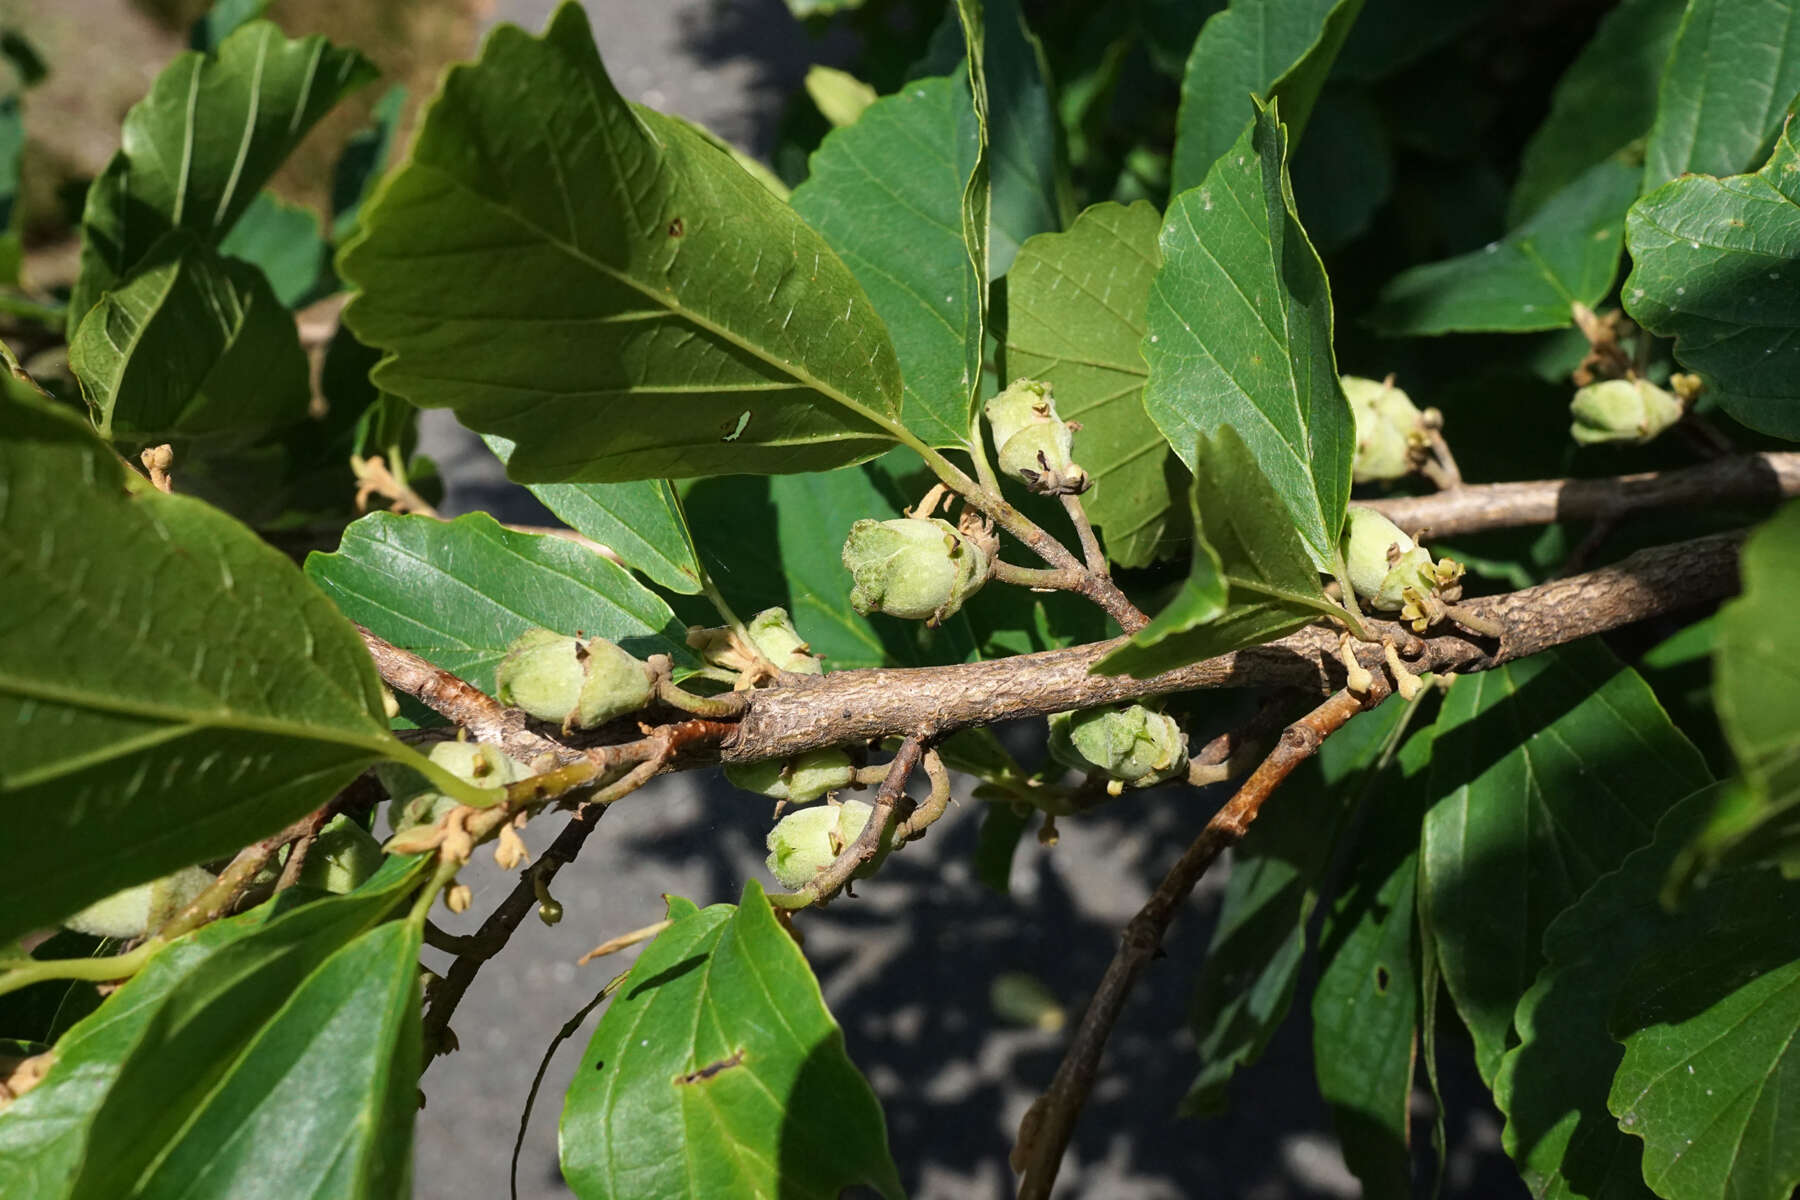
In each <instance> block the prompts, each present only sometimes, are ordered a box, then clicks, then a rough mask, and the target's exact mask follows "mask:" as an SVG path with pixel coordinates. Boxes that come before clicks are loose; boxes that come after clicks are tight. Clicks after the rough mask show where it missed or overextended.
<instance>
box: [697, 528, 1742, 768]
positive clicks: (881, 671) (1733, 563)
mask: <svg viewBox="0 0 1800 1200" xmlns="http://www.w3.org/2000/svg"><path fill="white" fill-rule="evenodd" d="M1742 542H1743V538H1742V535H1740V534H1719V535H1715V536H1712V537H1705V538H1697V539H1695V540H1693V541H1689V542H1682V543H1678V544H1675V545H1670V546H1659V547H1655V548H1653V549H1649V550H1641V551H1639V552H1637V553H1636V554H1632V555H1630V556H1628V557H1626V558H1624V559H1621V560H1620V561H1619V562H1616V563H1613V564H1611V565H1609V566H1606V567H1602V568H1599V569H1598V570H1594V571H1589V572H1587V573H1586V574H1583V575H1577V576H1573V577H1571V578H1568V579H1558V580H1554V581H1552V582H1549V583H1544V584H1539V585H1538V586H1536V587H1531V588H1526V589H1524V590H1522V591H1518V592H1512V593H1509V594H1506V595H1500V596H1486V597H1481V598H1478V599H1472V600H1467V601H1464V602H1463V603H1462V604H1461V605H1460V606H1459V607H1460V608H1461V609H1464V610H1466V611H1467V613H1468V614H1469V615H1470V616H1471V617H1473V618H1475V619H1478V620H1483V621H1491V622H1493V623H1494V624H1496V625H1497V626H1499V627H1501V628H1504V629H1505V631H1506V634H1505V637H1504V638H1503V639H1502V640H1501V641H1500V642H1499V643H1498V644H1495V643H1494V642H1493V641H1492V640H1489V639H1482V638H1477V637H1475V636H1472V635H1470V634H1469V633H1467V632H1466V631H1465V630H1461V629H1458V628H1456V627H1455V626H1453V625H1451V624H1449V623H1445V624H1443V625H1441V626H1439V627H1438V628H1437V629H1435V630H1434V631H1433V635H1432V636H1430V637H1423V638H1422V637H1419V636H1417V635H1415V634H1414V633H1413V632H1412V631H1411V629H1410V628H1409V627H1408V626H1406V625H1405V624H1403V623H1400V622H1395V621H1382V620H1374V619H1372V618H1365V623H1366V624H1367V625H1368V626H1369V628H1370V630H1371V632H1372V634H1373V636H1375V637H1376V638H1378V639H1379V638H1387V639H1389V640H1392V641H1393V642H1394V643H1395V644H1396V645H1398V646H1399V647H1401V650H1402V653H1403V655H1404V656H1405V657H1406V659H1407V660H1408V663H1409V665H1410V666H1411V668H1412V669H1413V670H1414V671H1416V672H1425V671H1432V672H1436V673H1438V674H1448V673H1467V672H1472V671H1486V670H1491V669H1493V668H1494V667H1498V666H1502V665H1504V664H1505V663H1508V662H1512V661H1514V660H1516V659H1520V658H1525V657H1528V656H1530V655H1533V654H1537V653H1539V652H1540V651H1543V650H1546V649H1549V648H1550V647H1552V646H1559V645H1562V644H1563V643H1565V642H1572V641H1575V640H1577V639H1579V638H1583V637H1587V636H1590V635H1592V634H1596V633H1604V632H1606V631H1607V630H1609V629H1615V628H1617V627H1619V626H1621V625H1626V624H1629V623H1631V622H1633V621H1641V620H1644V619H1645V618H1647V617H1653V616H1658V615H1660V614H1662V613H1667V612H1675V611H1679V610H1681V609H1683V608H1689V607H1692V606H1694V605H1698V604H1702V603H1706V602H1709V601H1713V600H1717V599H1719V598H1721V597H1723V596H1727V595H1730V594H1731V593H1732V592H1734V591H1735V590H1736V588H1737V554H1738V549H1739V547H1740V546H1741V545H1742ZM1339 640H1340V637H1339V631H1338V630H1336V629H1335V628H1331V627H1327V626H1324V625H1314V626H1309V627H1307V628H1306V629H1302V630H1301V631H1300V632H1298V633H1294V634H1290V635H1289V636H1287V637H1285V638H1281V639H1279V640H1277V641H1273V642H1270V643H1268V644H1266V645H1262V646H1254V647H1251V648H1250V649H1247V650H1239V651H1237V652H1235V653H1232V654H1225V655H1221V656H1219V657H1217V658H1211V659H1207V660H1205V661H1203V662H1198V663H1193V664H1191V665H1189V666H1185V667H1181V668H1178V669H1176V670H1172V671H1165V672H1163V673H1161V674H1158V675H1153V676H1150V677H1148V678H1143V679H1134V678H1132V677H1130V676H1125V675H1096V674H1093V673H1092V668H1093V666H1094V664H1095V663H1096V662H1098V661H1099V660H1100V659H1101V658H1103V657H1105V656H1106V655H1107V654H1108V653H1109V652H1111V651H1112V650H1114V649H1116V648H1117V647H1118V646H1119V645H1120V644H1121V639H1114V640H1112V641H1107V642H1098V643H1094V644H1092V645H1087V646H1074V647H1070V648H1067V649H1063V650H1046V651H1042V652H1039V653H1036V654H1022V655H1016V656H1013V657H1011V658H1002V659H993V660H989V661H985V662H976V663H958V664H955V665H951V666H942V667H883V668H875V669H869V670H857V671H835V672H832V673H831V674H829V675H808V676H796V677H792V678H790V679H787V680H784V681H783V684H782V686H780V687H774V688H767V689H764V690H761V691H757V692H753V693H751V704H750V711H749V712H747V713H746V714H745V715H744V717H743V718H742V719H741V720H740V721H739V722H738V723H737V728H736V730H735V732H734V733H732V735H731V736H730V737H729V738H728V739H727V740H726V741H725V743H724V744H723V746H722V748H721V749H722V754H721V757H722V758H723V760H724V761H726V762H758V761H761V760H762V759H766V758H787V757H792V756H793V755H796V754H802V753H805V752H806V751H808V750H817V749H821V748H824V747H827V746H843V745H849V744H851V743H854V742H859V741H864V740H874V739H881V738H890V737H902V736H905V735H906V734H907V733H909V732H911V731H913V730H917V729H920V728H931V729H933V730H935V731H936V732H937V733H938V734H939V735H943V734H948V733H950V732H953V731H955V730H957V729H962V728H966V727H968V726H971V725H990V724H994V723H996V722H999V721H1003V720H1010V719H1014V718H1019V717H1037V716H1046V715H1048V714H1050V713H1053V712H1061V711H1064V710H1066V709H1079V708H1097V707H1099V706H1100V705H1103V704H1113V703H1118V702H1120V701H1128V700H1137V699H1141V698H1143V697H1145V696H1157V695H1167V694H1170V693H1174V692H1185V691H1194V690H1198V689H1206V688H1223V687H1295V688H1301V689H1305V690H1308V691H1312V692H1314V693H1323V692H1327V691H1330V690H1331V689H1332V688H1334V687H1336V686H1338V684H1340V683H1341V682H1342V681H1343V667H1342V665H1341V663H1340V661H1339V659H1338V657H1337V652H1338V645H1339ZM1354 652H1355V653H1356V655H1357V658H1358V661H1360V662H1361V663H1362V665H1363V666H1364V667H1366V668H1367V669H1369V670H1371V671H1374V672H1376V673H1377V674H1380V673H1382V672H1383V671H1385V669H1386V665H1387V664H1386V655H1385V652H1384V650H1383V647H1382V645H1381V644H1380V642H1379V641H1377V642H1370V643H1366V644H1357V645H1355V646H1354Z"/></svg>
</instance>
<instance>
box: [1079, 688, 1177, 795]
mask: <svg viewBox="0 0 1800 1200" xmlns="http://www.w3.org/2000/svg"><path fill="white" fill-rule="evenodd" d="M1050 754H1051V756H1052V757H1054V758H1055V759H1056V760H1057V761H1058V762H1060V763H1063V764H1064V765H1066V766H1070V767H1074V768H1075V769H1076V770H1079V771H1099V772H1100V773H1101V774H1103V775H1105V776H1106V777H1107V778H1108V779H1111V780H1114V781H1116V782H1118V783H1120V784H1123V785H1124V786H1126V787H1150V786H1152V785H1154V784H1158V783H1161V782H1163V781H1164V780H1166V779H1172V778H1173V777H1174V776H1175V775H1177V774H1179V773H1180V772H1181V771H1183V770H1185V769H1186V768H1187V735H1186V734H1184V733H1183V732H1182V731H1181V726H1180V725H1179V724H1177V723H1176V721H1175V719H1174V718H1173V717H1170V716H1168V715H1167V714H1165V713H1159V712H1156V711H1154V710H1152V709H1149V708H1145V707H1144V706H1143V705H1142V704H1127V705H1123V706H1120V707H1116V708H1090V709H1084V710H1082V711H1079V712H1061V713H1055V714H1052V716H1051V717H1050Z"/></svg>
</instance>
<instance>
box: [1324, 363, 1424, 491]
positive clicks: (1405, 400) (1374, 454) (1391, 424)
mask: <svg viewBox="0 0 1800 1200" xmlns="http://www.w3.org/2000/svg"><path fill="white" fill-rule="evenodd" d="M1339 382H1340V383H1342V384H1343V388H1344V396H1345V397H1346V398H1347V399H1348V400H1349V401H1350V411H1351V412H1352V413H1354V414H1355V416H1356V460H1355V465H1354V467H1353V469H1352V478H1353V479H1354V480H1355V481H1356V482H1357V483H1369V482H1372V481H1375V480H1384V479H1399V478H1401V477H1402V476H1406V475H1411V474H1412V473H1413V472H1414V471H1416V470H1418V468H1419V465H1420V464H1421V463H1423V462H1424V461H1425V460H1426V459H1427V458H1428V457H1429V456H1430V446H1431V433H1430V427H1429V426H1428V425H1427V423H1426V419H1425V414H1424V413H1422V412H1420V411H1419V409H1418V407H1417V406H1416V405H1414V404H1413V402H1412V397H1410V396H1408V395H1407V394H1406V393H1405V392H1403V391H1401V390H1400V389H1399V388H1397V387H1395V386H1394V385H1393V383H1392V382H1389V381H1386V380H1378V379H1364V378H1362V377H1361V376H1357V375H1345V376H1344V377H1343V378H1342V379H1341V380H1340V381H1339Z"/></svg>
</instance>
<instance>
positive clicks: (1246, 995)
mask: <svg viewBox="0 0 1800 1200" xmlns="http://www.w3.org/2000/svg"><path fill="white" fill-rule="evenodd" d="M1403 711H1404V706H1402V705H1399V704H1395V705H1392V706H1391V707H1389V708H1386V709H1383V710H1381V713H1380V715H1377V716H1371V717H1366V718H1362V719H1360V720H1356V721H1352V722H1351V723H1350V725H1349V726H1348V727H1347V728H1346V729H1345V730H1344V732H1343V733H1342V734H1340V735H1338V736H1337V737H1333V738H1332V739H1331V741H1329V742H1327V743H1326V744H1325V747H1324V748H1323V750H1322V752H1321V757H1320V759H1319V760H1318V761H1317V762H1316V763H1312V764H1308V766H1306V767H1304V768H1302V778H1301V779H1299V780H1295V781H1294V782H1295V783H1296V784H1298V785H1299V786H1294V787H1289V788H1287V789H1284V790H1283V792H1282V794H1281V795H1280V796H1279V797H1277V798H1276V799H1275V800H1273V801H1271V802H1270V803H1269V804H1268V805H1266V806H1265V807H1264V808H1263V811H1262V813H1261V815H1260V816H1258V817H1257V819H1256V824H1254V825H1252V826H1251V827H1250V832H1249V833H1248V834H1246V835H1245V837H1244V840H1243V841H1242V842H1241V843H1239V845H1238V846H1237V848H1236V849H1234V850H1233V851H1232V860H1231V876H1230V878H1229V879H1228V880H1227V881H1226V884H1225V898H1224V900H1223V901H1221V903H1220V906H1219V923H1218V925H1217V926H1216V927H1215V928H1214V930H1213V936H1212V942H1211V944H1210V945H1209V946H1208V947H1207V950H1206V960H1205V962H1204V963H1203V964H1202V965H1201V967H1200V977H1199V982H1198V984H1197V985H1196V989H1195V994H1194V1002H1193V1008H1192V1014H1191V1017H1190V1022H1189V1023H1190V1024H1191V1025H1192V1027H1193V1030H1194V1040H1195V1042H1196V1043H1197V1049H1198V1051H1199V1054H1200V1073H1199V1075H1198V1076H1197V1077H1196V1078H1195V1080H1194V1083H1193V1086H1192V1087H1190V1088H1189V1089H1188V1093H1187V1096H1186V1097H1185V1098H1184V1099H1183V1100H1182V1102H1181V1109H1182V1112H1184V1113H1187V1114H1190V1115H1212V1114H1216V1113H1220V1112H1223V1111H1224V1110H1225V1107H1226V1087H1227V1085H1228V1084H1229V1083H1230V1082H1231V1079H1232V1076H1233V1075H1235V1074H1236V1073H1237V1070H1238V1068H1239V1067H1243V1066H1248V1065H1249V1064H1251V1063H1253V1062H1255V1061H1256V1060H1257V1059H1258V1058H1259V1057H1261V1055H1262V1052H1263V1050H1264V1049H1265V1048H1266V1047H1267V1046H1268V1044H1269V1039H1271V1038H1273V1037H1274V1036H1275V1031H1276V1030H1277V1029H1278V1028H1280V1026H1281V1023H1282V1021H1284V1020H1285V1019H1286V1018H1287V1014H1288V1009H1289V1008H1290V1007H1291V1006H1292V1004H1293V999H1294V986H1295V984H1296V983H1297V982H1298V980H1299V977H1300V964H1301V960H1302V959H1303V958H1304V957H1305V955H1306V926H1307V923H1308V922H1309V921H1310V920H1311V918H1312V913H1313V909H1314V907H1315V906H1316V905H1317V903H1318V900H1319V890H1320V888H1321V887H1322V886H1323V885H1324V881H1325V874H1326V868H1327V867H1329V866H1330V864H1331V860H1332V854H1333V852H1334V851H1335V850H1336V847H1337V839H1338V835H1339V833H1340V832H1341V830H1342V828H1343V824H1344V821H1345V819H1346V818H1347V817H1348V816H1349V813H1350V810H1351V809H1352V808H1353V807H1354V804H1355V800H1356V792H1355V789H1354V788H1352V787H1350V786H1347V784H1349V783H1352V782H1354V780H1355V779H1356V778H1357V777H1359V776H1360V775H1362V773H1363V772H1364V771H1366V770H1367V769H1369V768H1370V767H1372V766H1373V764H1374V762H1375V760H1376V759H1377V757H1378V756H1379V755H1380V754H1381V752H1382V750H1383V748H1384V744H1385V742H1386V739H1387V737H1388V735H1389V734H1390V733H1392V732H1393V730H1394V729H1395V727H1396V726H1397V725H1398V724H1399V720H1398V718H1399V715H1400V713H1402V712H1403ZM1340 738H1341V739H1342V740H1339V739H1340Z"/></svg>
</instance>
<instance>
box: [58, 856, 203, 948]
mask: <svg viewBox="0 0 1800 1200" xmlns="http://www.w3.org/2000/svg"><path fill="white" fill-rule="evenodd" d="M212 882H213V874H212V872H211V871H207V870H203V869H202V868H200V867H183V868H182V869H181V870H179V871H176V872H174V873H173V874H169V875H165V876H163V877H162V878H161V879H152V880H151V881H150V882H148V883H140V884H138V885H136V886H135V887H128V888H126V889H124V890H123V891H118V892H114V893H113V894H112V895H110V896H108V897H106V898H105V899H104V900H96V901H94V903H92V904H90V905H88V906H87V907H86V908H84V909H82V910H81V911H80V912H78V913H75V914H74V915H73V916H70V917H67V918H65V919H64V920H63V928H65V929H73V930H74V931H75V932H76V933H85V934H88V935H89V936H91V937H103V938H119V939H125V938H135V937H143V936H144V935H145V934H146V933H151V932H154V931H155V930H158V929H161V928H162V927H163V925H164V924H166V923H167V922H168V920H169V918H170V917H172V916H174V915H175V914H176V913H178V912H180V911H181V910H182V909H184V908H186V907H187V906H188V904H189V903H191V902H192V901H193V900H194V898H195V897H196V896H198V895H199V894H200V893H201V892H203V891H205V890H206V889H207V888H209V887H211V886H212Z"/></svg>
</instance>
